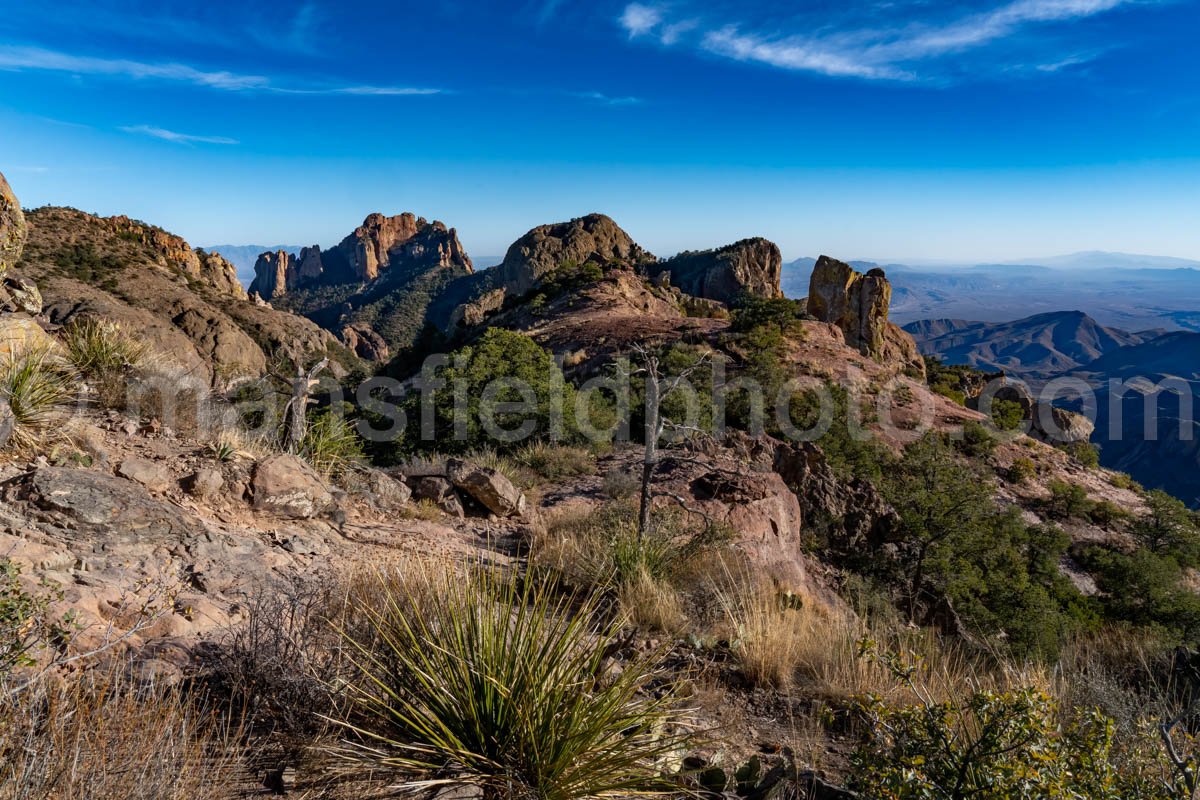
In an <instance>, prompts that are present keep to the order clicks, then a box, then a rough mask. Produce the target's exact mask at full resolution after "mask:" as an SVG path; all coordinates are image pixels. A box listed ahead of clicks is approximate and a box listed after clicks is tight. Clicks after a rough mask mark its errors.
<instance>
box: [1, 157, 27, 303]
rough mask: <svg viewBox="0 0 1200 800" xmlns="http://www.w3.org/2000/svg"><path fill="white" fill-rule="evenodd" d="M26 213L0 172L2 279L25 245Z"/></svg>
mask: <svg viewBox="0 0 1200 800" xmlns="http://www.w3.org/2000/svg"><path fill="white" fill-rule="evenodd" d="M25 235H26V230H25V215H24V214H23V213H22V212H21V204H20V203H19V202H17V196H16V195H14V194H13V192H12V189H11V188H10V187H9V185H8V181H6V180H5V179H4V175H3V174H0V279H2V278H3V277H4V274H5V273H6V272H8V268H9V267H11V266H12V265H13V264H15V263H17V260H18V259H20V257H21V250H22V249H23V248H24V246H25Z"/></svg>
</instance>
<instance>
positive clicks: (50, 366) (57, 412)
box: [0, 348, 76, 453]
mask: <svg viewBox="0 0 1200 800" xmlns="http://www.w3.org/2000/svg"><path fill="white" fill-rule="evenodd" d="M75 389H76V376H75V374H74V372H73V371H72V370H71V368H70V366H69V365H67V364H66V363H65V362H64V361H63V360H62V359H60V358H59V357H58V356H56V355H54V354H53V353H51V352H50V351H49V350H46V349H43V348H32V349H28V350H24V351H21V352H18V353H16V354H13V355H10V356H7V357H5V358H4V359H3V360H0V399H4V400H6V401H7V402H8V405H9V408H10V409H11V410H12V414H13V421H14V427H13V432H12V437H11V438H10V439H9V441H8V444H7V446H8V447H10V448H12V449H14V450H16V451H18V452H24V453H34V452H37V451H41V450H45V449H48V445H49V444H50V443H51V442H53V441H54V440H56V439H57V438H58V437H59V435H60V434H61V432H62V423H63V420H64V418H65V415H66V412H67V410H68V408H69V406H70V405H71V403H72V401H73V400H74V399H75Z"/></svg>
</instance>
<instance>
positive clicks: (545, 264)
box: [495, 214, 653, 297]
mask: <svg viewBox="0 0 1200 800" xmlns="http://www.w3.org/2000/svg"><path fill="white" fill-rule="evenodd" d="M652 258H653V257H652V256H651V255H650V254H649V253H647V252H646V251H645V250H643V249H642V248H641V247H640V246H638V244H637V243H636V242H634V241H633V239H631V238H630V237H629V234H628V233H626V232H625V231H623V230H621V227H620V226H619V225H617V223H615V222H613V221H612V219H610V218H609V217H606V216H605V215H603V214H588V215H587V216H586V217H579V218H578V219H573V220H571V221H570V222H558V223H554V224H551V225H540V226H538V227H536V228H534V229H533V230H531V231H529V232H528V233H526V234H525V235H524V236H522V237H521V238H520V239H518V240H517V241H515V242H513V244H512V246H510V247H509V248H508V253H506V254H505V256H504V261H503V263H501V264H500V266H498V267H496V268H495V269H496V270H497V276H498V279H499V282H500V284H501V285H502V286H503V287H504V289H505V290H506V291H507V292H508V294H509V295H511V296H514V297H519V296H520V295H523V294H525V293H527V292H529V291H530V290H531V289H533V288H534V287H536V286H537V285H538V283H539V282H540V281H541V279H542V278H543V277H544V276H545V275H546V274H547V273H550V272H553V271H554V270H556V269H558V268H559V267H561V266H562V265H563V264H566V263H575V264H583V263H586V262H593V263H597V264H608V263H610V262H612V261H621V262H626V263H633V264H639V263H642V262H645V261H649V260H650V259H652Z"/></svg>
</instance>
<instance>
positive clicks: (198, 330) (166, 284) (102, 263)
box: [0, 207, 357, 383]
mask: <svg viewBox="0 0 1200 800" xmlns="http://www.w3.org/2000/svg"><path fill="white" fill-rule="evenodd" d="M26 222H27V224H28V240H27V243H26V246H25V252H24V255H23V257H22V260H21V263H20V264H19V266H18V267H17V268H16V269H14V270H13V271H12V274H11V275H10V276H9V281H10V282H21V281H23V282H27V283H28V284H30V285H36V287H37V289H38V290H39V291H40V294H41V296H42V299H43V300H44V303H43V304H42V305H43V306H44V307H43V308H42V309H41V313H42V315H44V316H45V317H46V318H47V319H48V320H49V321H50V322H51V323H52V324H54V325H67V324H69V323H71V322H72V321H73V320H76V319H83V318H98V319H105V320H109V321H111V322H116V323H118V324H120V325H121V326H122V327H124V328H125V329H126V330H128V331H131V332H135V333H136V335H137V336H138V337H139V338H140V339H142V340H143V341H144V342H145V343H146V344H147V345H148V346H149V347H150V348H151V349H152V350H154V351H155V352H156V353H159V354H162V355H164V356H166V357H167V358H168V360H169V361H170V362H171V363H172V364H173V365H177V366H178V367H180V368H181V369H182V371H183V372H184V373H186V374H188V375H190V376H192V378H191V379H193V380H199V381H201V382H202V383H211V382H218V383H224V382H228V381H233V380H236V379H238V378H244V377H256V376H258V375H260V374H262V372H263V370H264V369H265V368H266V364H267V355H266V354H267V353H268V352H271V353H277V354H279V355H281V356H284V357H287V358H290V359H292V360H295V361H301V362H305V363H313V362H314V361H315V360H316V359H317V358H319V357H321V356H325V355H330V356H331V357H332V358H333V361H334V367H333V370H334V372H335V373H338V372H343V373H344V368H345V367H351V366H353V365H354V364H356V363H357V359H356V358H355V357H354V356H353V355H352V354H351V353H349V352H348V351H347V350H345V349H344V348H342V346H341V345H340V344H338V342H337V340H336V339H335V338H334V336H333V334H331V333H329V332H327V331H324V330H322V329H321V328H320V327H318V326H317V325H316V324H314V323H313V322H311V321H310V320H307V319H304V318H303V317H299V316H296V315H294V314H290V313H287V312H286V311H282V310H276V309H273V308H271V307H270V306H265V305H256V304H254V303H252V302H250V301H249V299H248V298H247V296H246V293H245V292H244V291H243V290H242V288H241V286H240V284H238V283H237V278H236V275H234V274H233V267H232V265H230V264H229V262H228V261H226V260H225V259H224V258H222V257H220V256H219V255H217V254H215V253H206V252H204V251H203V250H192V249H191V248H190V247H188V245H187V242H185V241H184V240H183V239H181V238H180V237H178V236H175V235H173V234H170V233H168V232H166V231H163V230H161V229H159V228H156V227H154V226H152V225H148V224H146V223H141V222H137V221H135V220H130V219H129V218H127V217H113V218H103V217H96V216H93V215H91V214H85V213H83V212H81V211H77V210H75V209H69V208H53V207H47V208H39V209H37V210H35V211H32V212H30V213H29V214H28V216H27V218H26ZM9 294H10V296H15V295H13V294H12V293H11V292H10V293H9ZM30 302H32V300H30ZM0 305H3V303H0ZM172 368H173V367H172Z"/></svg>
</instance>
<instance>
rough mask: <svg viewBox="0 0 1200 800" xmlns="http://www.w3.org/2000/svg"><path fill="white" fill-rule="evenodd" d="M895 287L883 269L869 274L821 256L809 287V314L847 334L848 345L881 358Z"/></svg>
mask: <svg viewBox="0 0 1200 800" xmlns="http://www.w3.org/2000/svg"><path fill="white" fill-rule="evenodd" d="M891 302H892V285H891V284H890V283H888V279H887V276H886V275H884V272H883V270H881V269H873V270H871V271H870V272H868V273H867V274H866V275H863V274H862V273H861V272H858V271H857V270H855V269H854V267H852V266H850V265H849V264H847V263H845V262H843V261H838V260H837V259H833V258H830V257H829V256H821V257H820V258H819V259H818V260H817V264H816V266H815V267H813V273H812V278H811V279H810V280H809V284H808V313H809V314H812V315H813V316H814V317H816V318H817V319H819V320H821V321H822V322H832V323H834V324H835V325H837V326H838V327H839V328H841V329H842V332H843V333H844V334H845V335H846V344H848V345H850V346H851V347H857V348H858V349H859V350H861V351H862V352H863V353H864V354H865V355H869V356H872V357H874V358H880V357H881V356H882V355H883V348H884V330H885V328H886V327H887V317H888V308H889V307H890V306H891Z"/></svg>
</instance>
